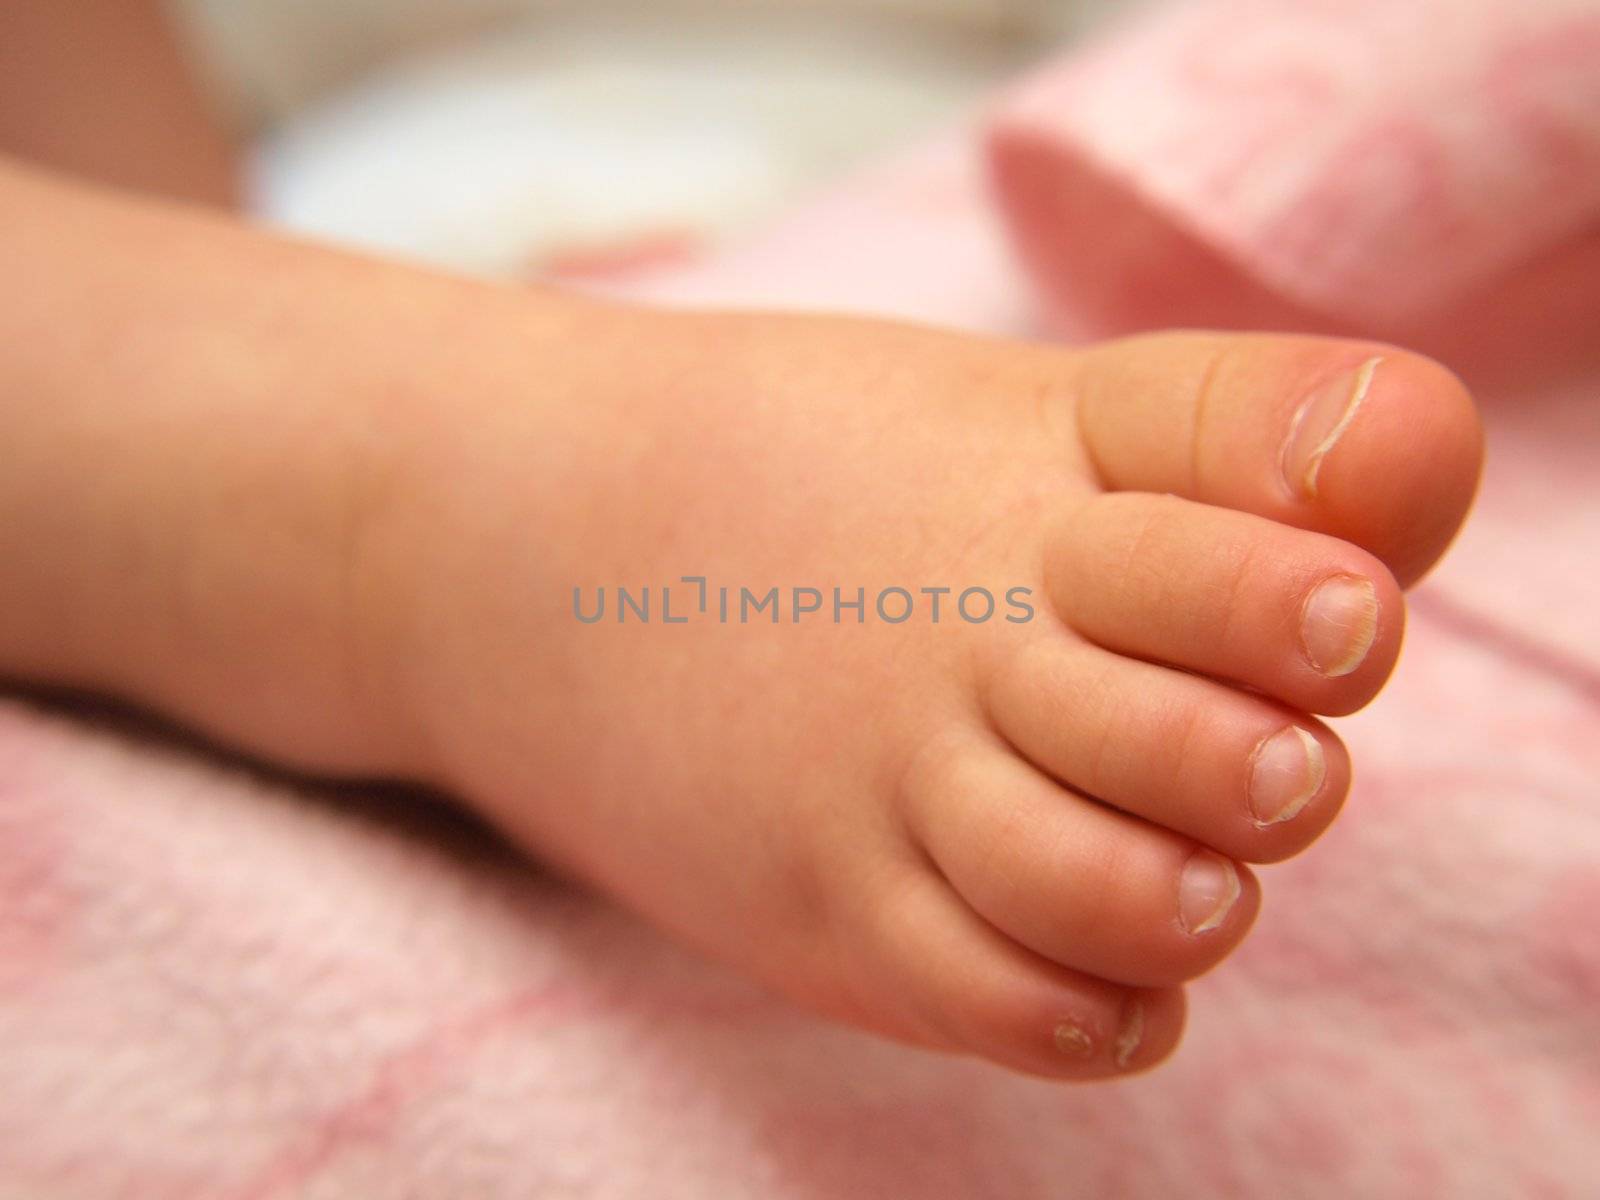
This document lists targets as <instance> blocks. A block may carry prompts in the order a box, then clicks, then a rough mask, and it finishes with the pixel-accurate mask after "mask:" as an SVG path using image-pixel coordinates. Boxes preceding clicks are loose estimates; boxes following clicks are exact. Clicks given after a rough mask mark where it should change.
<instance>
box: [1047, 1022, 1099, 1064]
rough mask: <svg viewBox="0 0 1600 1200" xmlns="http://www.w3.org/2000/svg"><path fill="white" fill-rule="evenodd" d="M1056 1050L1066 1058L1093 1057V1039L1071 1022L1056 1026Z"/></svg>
mask: <svg viewBox="0 0 1600 1200" xmlns="http://www.w3.org/2000/svg"><path fill="white" fill-rule="evenodd" d="M1055 1040H1056V1049H1057V1050H1059V1051H1061V1053H1063V1054H1065V1055H1066V1056H1067V1057H1068V1058H1092V1057H1094V1039H1093V1038H1091V1037H1090V1036H1089V1035H1088V1034H1087V1033H1085V1032H1084V1031H1083V1030H1082V1029H1081V1028H1079V1027H1078V1026H1077V1025H1074V1024H1073V1023H1072V1022H1071V1021H1063V1022H1061V1024H1059V1025H1057V1026H1056V1034H1055Z"/></svg>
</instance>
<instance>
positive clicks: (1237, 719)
mask: <svg viewBox="0 0 1600 1200" xmlns="http://www.w3.org/2000/svg"><path fill="white" fill-rule="evenodd" d="M985 701H986V706H987V708H988V712H989V716H990V719H991V720H992V721H993V722H994V724H995V728H996V729H997V730H998V731H999V732H1000V734H1001V736H1003V737H1004V738H1005V739H1006V740H1007V741H1008V742H1010V743H1011V745H1012V746H1014V747H1015V748H1016V749H1017V750H1018V751H1019V752H1020V753H1021V754H1023V755H1024V756H1025V757H1027V758H1028V759H1029V760H1030V761H1031V762H1032V763H1033V764H1034V765H1035V766H1037V767H1038V768H1039V769H1040V770H1042V771H1044V772H1045V773H1046V774H1048V775H1050V776H1052V777H1053V778H1054V779H1056V780H1058V781H1059V782H1061V783H1062V784H1065V785H1066V786H1067V787H1069V788H1071V789H1073V790H1074V791H1077V792H1081V793H1084V794H1086V795H1090V796H1093V797H1094V798H1095V799H1097V800H1100V801H1102V802H1104V803H1106V804H1110V805H1113V806H1115V807H1116V808H1119V809H1121V810H1123V811H1124V812H1127V813H1131V814H1133V815H1134V816H1138V817H1143V818H1144V819H1145V820H1147V821H1151V822H1153V823H1155V824H1157V825H1163V826H1166V827H1167V828H1169V829H1172V830H1174V831H1176V832H1178V833H1181V834H1184V835H1186V836H1188V837H1191V838H1194V839H1195V840H1196V841H1199V842H1203V843H1204V844H1206V845H1208V846H1210V847H1212V848H1213V849H1215V850H1217V851H1219V852H1220V853H1222V854H1225V855H1228V856H1229V857H1231V858H1236V859H1240V860H1242V861H1245V862H1276V861H1278V860H1280V859H1283V858H1287V857H1288V856H1289V855H1291V854H1295V853H1298V852H1299V851H1301V850H1303V849H1305V847H1306V846H1308V845H1310V844H1311V842H1312V841H1314V840H1315V839H1316V838H1317V837H1318V836H1319V835H1320V834H1321V833H1322V832H1323V831H1324V830H1325V829H1327V827H1328V825H1329V824H1330V823H1331V822H1332V821H1333V819H1334V817H1335V816H1337V815H1338V811H1339V808H1340V806H1341V804H1342V803H1343V801H1344V797H1345V793H1346V792H1347V791H1348V789H1349V786H1350V760H1349V756H1348V755H1347V754H1346V752H1345V749H1344V746H1343V745H1342V744H1341V743H1340V741H1339V739H1338V738H1337V737H1335V736H1334V734H1333V733H1332V732H1331V731H1330V730H1329V729H1327V727H1326V726H1324V725H1323V724H1322V723H1321V722H1319V721H1316V720H1314V719H1312V718H1311V717H1309V716H1306V715H1304V714H1302V713H1296V712H1294V711H1292V710H1289V709H1285V708H1283V707H1282V706H1280V705H1277V704H1274V703H1272V702H1271V701H1269V700H1267V699H1265V698H1263V697H1261V696H1257V695H1252V694H1250V693H1247V692H1242V691H1239V690H1238V689H1237V688H1232V687H1228V686H1227V685H1225V684H1220V683H1217V682H1216V681H1214V680H1211V679H1206V678H1202V677H1200V676H1197V675H1191V674H1188V673H1186V672H1183V671H1176V670H1173V669H1171V668H1169V667H1162V666H1157V665H1155V664H1153V663H1147V662H1141V661H1138V660H1136V659H1131V658H1126V657H1123V656H1122V655H1119V654H1114V653H1112V652H1111V651H1108V650H1104V649H1101V648H1100V647H1098V646H1094V645H1090V644H1088V643H1086V642H1083V641H1080V640H1078V639H1075V638H1072V637H1069V636H1064V635H1060V634H1057V633H1052V634H1050V635H1047V636H1043V637H1039V638H1037V639H1035V640H1033V641H1031V642H1029V643H1028V644H1027V645H1025V646H1023V647H1021V648H1019V649H1017V650H1015V651H1014V652H1012V653H1010V654H1009V655H1008V656H1007V657H1006V658H1005V659H1004V660H1003V661H1002V662H1000V663H999V664H998V665H997V667H996V669H995V670H994V671H993V672H992V674H991V675H990V677H989V679H988V685H987V688H986V693H985Z"/></svg>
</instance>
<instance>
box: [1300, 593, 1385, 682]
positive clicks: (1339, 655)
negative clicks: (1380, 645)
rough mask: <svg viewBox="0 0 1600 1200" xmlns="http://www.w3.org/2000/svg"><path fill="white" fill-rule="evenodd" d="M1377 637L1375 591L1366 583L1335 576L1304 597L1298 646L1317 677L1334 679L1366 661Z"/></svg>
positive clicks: (1376, 600) (1376, 601) (1376, 594)
mask: <svg viewBox="0 0 1600 1200" xmlns="http://www.w3.org/2000/svg"><path fill="white" fill-rule="evenodd" d="M1377 636H1378V589H1377V588H1375V587H1373V586H1372V581H1371V580H1369V579H1357V578H1356V577H1355V576H1354V575H1335V576H1334V577H1333V578H1332V579H1325V580H1323V582H1321V583H1319V584H1318V585H1317V587H1316V589H1315V590H1314V591H1313V592H1312V593H1311V594H1310V595H1309V596H1307V597H1306V603H1305V608H1304V609H1302V610H1301V613H1300V643H1301V645H1302V646H1303V647H1304V649H1305V653H1306V658H1307V659H1308V660H1310V663H1311V665H1312V666H1313V667H1315V668H1316V669H1317V672H1318V673H1319V674H1321V675H1326V676H1327V677H1328V678H1329V679H1338V678H1339V677H1340V676H1342V675H1348V674H1350V672H1352V671H1354V670H1355V669H1356V668H1357V667H1359V666H1360V665H1361V664H1362V663H1363V662H1365V661H1366V658H1367V651H1369V650H1371V649H1372V641H1373V639H1374V638H1376V637H1377Z"/></svg>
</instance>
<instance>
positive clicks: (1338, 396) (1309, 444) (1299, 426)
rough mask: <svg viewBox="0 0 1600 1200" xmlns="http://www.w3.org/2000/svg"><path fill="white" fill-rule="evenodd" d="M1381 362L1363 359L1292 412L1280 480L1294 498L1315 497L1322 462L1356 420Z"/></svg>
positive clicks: (1375, 359)
mask: <svg viewBox="0 0 1600 1200" xmlns="http://www.w3.org/2000/svg"><path fill="white" fill-rule="evenodd" d="M1381 362H1383V359H1381V358H1369V359H1367V361H1366V362H1364V363H1362V364H1361V365H1360V366H1359V367H1357V368H1356V369H1355V370H1354V371H1352V372H1350V373H1349V374H1347V375H1341V376H1339V377H1338V378H1337V379H1334V380H1332V381H1331V382H1329V383H1325V384H1323V385H1322V386H1321V387H1319V388H1317V390H1316V391H1314V392H1312V393H1311V395H1310V396H1308V397H1306V399H1305V402H1304V403H1302V404H1301V405H1300V407H1299V408H1298V409H1296V410H1295V414H1294V420H1293V421H1292V422H1290V425H1289V436H1288V438H1286V439H1285V440H1284V443H1283V479H1284V482H1285V483H1287V484H1288V485H1289V490H1290V491H1291V492H1293V493H1294V494H1295V495H1297V496H1304V497H1305V498H1307V499H1308V500H1315V499H1316V498H1317V477H1318V476H1319V475H1320V474H1321V473H1322V463H1323V460H1324V459H1326V458H1327V457H1328V454H1329V452H1330V451H1331V450H1332V449H1333V448H1334V447H1335V446H1336V445H1338V444H1339V439H1340V438H1342V437H1343V436H1344V433H1345V430H1347V429H1349V428H1350V423H1351V422H1352V421H1354V420H1355V419H1356V413H1358V412H1359V411H1360V410H1361V405H1362V404H1363V402H1365V400H1366V398H1367V393H1368V392H1370V391H1371V390H1372V377H1373V376H1374V375H1375V374H1376V373H1377V370H1378V364H1380V363H1381Z"/></svg>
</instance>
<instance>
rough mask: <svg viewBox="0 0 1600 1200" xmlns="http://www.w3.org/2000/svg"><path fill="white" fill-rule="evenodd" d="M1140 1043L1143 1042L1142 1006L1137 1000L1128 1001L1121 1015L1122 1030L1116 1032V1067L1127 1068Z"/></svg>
mask: <svg viewBox="0 0 1600 1200" xmlns="http://www.w3.org/2000/svg"><path fill="white" fill-rule="evenodd" d="M1142 1041H1144V1005H1143V1004H1141V1003H1139V1001H1137V1000H1130V1001H1128V1007H1127V1009H1126V1010H1125V1011H1124V1012H1123V1014H1122V1028H1121V1029H1119V1030H1118V1031H1117V1046H1116V1059H1117V1066H1119V1067H1125V1066H1127V1065H1128V1062H1129V1060H1130V1059H1132V1058H1133V1054H1134V1051H1136V1050H1138V1049H1139V1043H1140V1042H1142Z"/></svg>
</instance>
